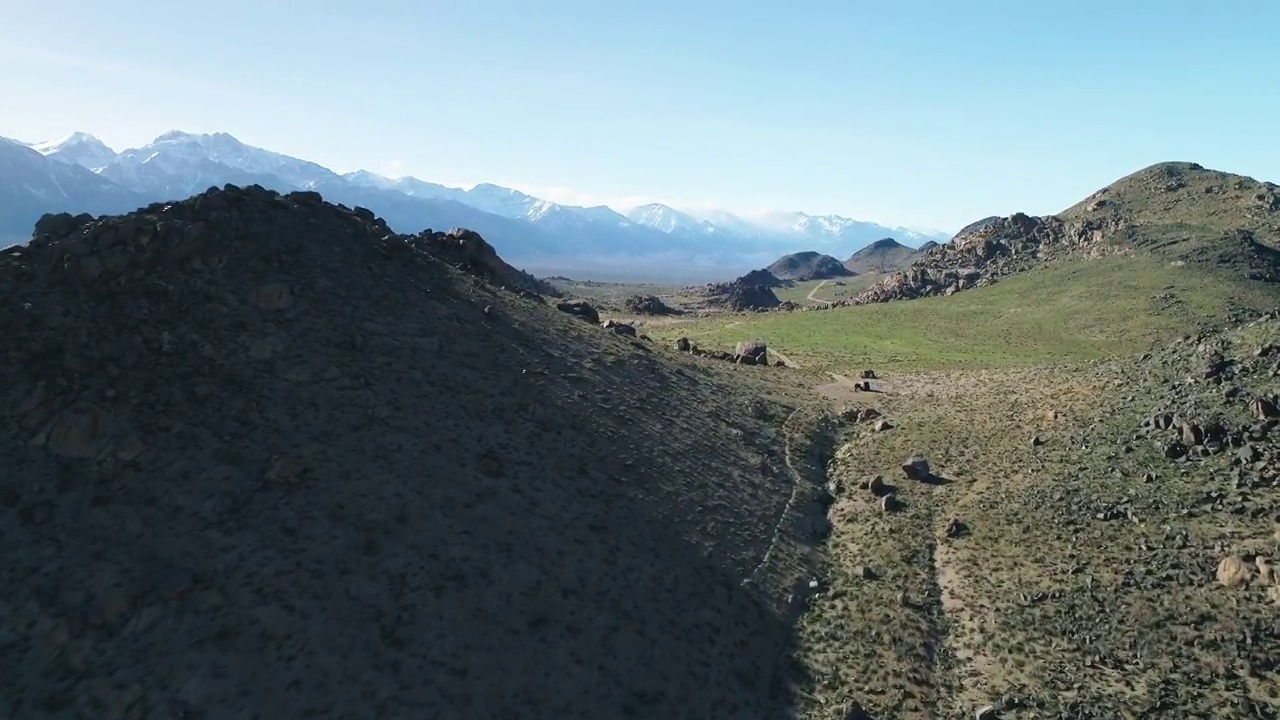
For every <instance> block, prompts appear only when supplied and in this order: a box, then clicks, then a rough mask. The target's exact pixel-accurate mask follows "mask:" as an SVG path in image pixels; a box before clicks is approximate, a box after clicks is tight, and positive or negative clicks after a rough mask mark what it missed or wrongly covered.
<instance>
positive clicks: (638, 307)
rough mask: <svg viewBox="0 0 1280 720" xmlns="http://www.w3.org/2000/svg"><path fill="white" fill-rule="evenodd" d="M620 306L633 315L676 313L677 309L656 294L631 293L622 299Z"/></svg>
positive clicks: (677, 312) (678, 312)
mask: <svg viewBox="0 0 1280 720" xmlns="http://www.w3.org/2000/svg"><path fill="white" fill-rule="evenodd" d="M622 307H623V308H625V309H626V311H627V312H629V313H632V314H634V315H678V314H680V311H679V310H676V309H675V308H673V307H671V306H670V305H667V304H666V303H664V302H663V301H662V298H660V297H658V296H657V295H632V296H631V297H628V298H627V299H625V300H623V301H622Z"/></svg>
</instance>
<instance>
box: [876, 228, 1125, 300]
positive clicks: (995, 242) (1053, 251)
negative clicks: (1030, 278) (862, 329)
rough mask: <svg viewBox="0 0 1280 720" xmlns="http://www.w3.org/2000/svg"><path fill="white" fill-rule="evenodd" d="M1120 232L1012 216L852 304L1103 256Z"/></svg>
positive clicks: (927, 256) (939, 250)
mask: <svg viewBox="0 0 1280 720" xmlns="http://www.w3.org/2000/svg"><path fill="white" fill-rule="evenodd" d="M1118 229H1119V228H1118V227H1117V226H1116V225H1114V224H1107V223H1103V222H1089V221H1085V222H1072V223H1066V222H1064V221H1063V220H1061V219H1059V218H1058V217H1055V216H1047V217H1032V216H1029V215H1025V214H1023V213H1015V214H1014V215H1011V216H1009V217H1005V218H987V219H986V220H982V221H979V222H977V223H974V224H973V225H970V226H969V227H966V228H965V229H964V230H962V231H961V232H960V233H959V234H958V235H956V237H955V238H954V239H952V240H951V242H949V243H947V244H945V245H939V246H937V247H934V248H932V249H930V250H928V251H927V252H925V253H924V254H923V255H921V256H920V258H919V259H918V260H916V261H915V262H914V263H912V264H911V265H910V266H909V267H907V268H905V269H904V270H902V271H900V272H897V273H894V274H892V275H890V276H889V277H887V278H885V279H884V280H881V281H880V282H878V283H876V284H875V285H873V286H871V287H870V288H869V289H867V291H866V292H864V293H862V294H861V295H859V296H858V297H857V298H855V300H854V303H855V304H866V303H878V302H890V301H894V300H911V299H915V298H921V297H929V296H933V295H951V294H954V293H957V292H961V291H964V290H969V289H972V288H977V287H984V286H986V285H990V284H992V283H995V282H997V281H998V280H999V279H1000V278H1002V277H1004V276H1006V275H1009V274H1011V273H1014V272H1019V271H1022V270H1028V269H1030V268H1032V267H1035V266H1037V265H1038V264H1040V263H1043V262H1045V261H1047V260H1050V259H1053V258H1056V257H1060V256H1065V255H1067V254H1070V253H1073V252H1079V251H1081V250H1088V251H1091V254H1098V253H1100V252H1108V251H1109V250H1110V249H1111V248H1110V247H1109V246H1108V245H1107V244H1106V243H1107V240H1108V239H1109V238H1111V237H1112V236H1113V235H1114V234H1115V232H1116V231H1117V230H1118Z"/></svg>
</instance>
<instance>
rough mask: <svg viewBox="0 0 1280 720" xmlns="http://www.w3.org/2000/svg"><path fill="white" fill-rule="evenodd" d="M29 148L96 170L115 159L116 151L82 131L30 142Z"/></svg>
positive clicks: (56, 158)
mask: <svg viewBox="0 0 1280 720" xmlns="http://www.w3.org/2000/svg"><path fill="white" fill-rule="evenodd" d="M31 149H32V150H35V151H36V152H38V153H40V154H41V155H44V156H45V157H47V158H50V159H53V160H57V161H59V162H64V163H69V164H72V165H79V166H81V167H84V168H87V169H89V170H93V171H94V172H97V171H99V170H101V169H102V168H104V167H106V166H108V165H110V164H111V163H112V162H114V161H115V159H116V157H117V155H116V151H114V150H112V149H111V148H109V147H107V144H106V143H104V142H102V141H101V140H99V139H98V138H96V137H94V136H93V135H90V134H89V133H84V132H78V131H77V132H73V133H71V134H70V135H67V136H65V137H61V138H57V139H55V140H44V141H41V142H37V143H32V144H31Z"/></svg>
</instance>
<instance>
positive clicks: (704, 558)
mask: <svg viewBox="0 0 1280 720" xmlns="http://www.w3.org/2000/svg"><path fill="white" fill-rule="evenodd" d="M56 225H58V222H56V221H50V222H46V223H45V227H44V230H45V233H46V237H42V238H38V239H37V240H36V241H34V242H33V243H32V246H31V247H30V248H15V249H13V250H10V251H8V252H6V253H5V254H3V255H0V303H3V307H0V337H4V338H5V344H4V355H3V356H0V362H2V364H0V388H3V390H2V391H0V392H2V394H0V441H2V442H0V467H4V468H5V471H4V472H2V473H0V500H2V501H3V506H4V508H5V510H4V512H3V513H2V514H0V537H3V539H4V548H5V557H4V563H3V564H2V565H0V567H2V568H3V569H2V570H0V588H2V589H0V610H2V613H0V614H3V615H4V616H5V617H6V618H7V620H6V622H5V625H6V630H5V633H6V634H5V635H3V636H0V637H3V646H4V648H5V649H4V652H3V653H0V678H3V679H2V680H0V700H3V703H4V706H5V707H6V708H8V709H13V711H14V712H16V713H17V716H21V717H31V716H33V714H37V713H43V714H45V715H48V716H49V717H73V716H95V717H99V716H104V715H106V714H108V713H115V714H116V715H113V716H120V717H143V716H151V717H158V716H166V717H177V716H188V717H203V718H210V719H212V718H246V717H255V716H260V717H280V718H284V717H316V718H329V717H334V718H337V717H393V718H395V717H405V718H424V717H459V718H462V717H508V718H545V717H555V718H606V717H614V718H616V717H663V718H741V717H764V716H766V715H768V714H769V711H768V707H769V706H770V704H771V703H772V702H773V699H772V687H773V686H772V680H773V678H774V676H775V671H776V668H777V663H778V661H779V658H780V657H781V655H783V654H784V653H785V651H786V647H787V643H788V629H787V625H786V624H785V622H784V619H783V617H782V616H783V612H781V609H780V608H781V605H782V601H781V597H782V595H783V583H784V581H786V582H790V578H789V577H784V574H783V573H782V572H781V571H780V570H778V569H777V568H776V567H771V568H768V569H767V570H766V571H765V572H763V573H761V574H760V582H759V583H758V584H754V585H751V586H748V587H746V588H744V587H742V586H741V583H742V581H743V579H744V578H746V577H747V575H748V574H749V573H751V572H752V569H753V568H754V567H755V565H756V564H757V563H759V561H760V559H761V557H763V556H764V553H765V551H766V549H767V548H768V547H769V544H770V539H771V535H772V529H773V527H775V525H776V522H777V518H778V517H779V514H780V513H781V512H782V511H783V508H784V507H785V506H786V505H787V502H788V499H789V497H790V495H791V489H792V486H793V483H792V480H791V478H790V477H789V476H788V473H787V472H786V468H785V466H784V458H783V457H782V450H781V448H782V446H783V444H784V443H783V442H782V437H781V431H780V428H779V425H780V418H781V417H782V416H784V415H785V413H784V412H783V409H782V408H776V409H774V410H769V411H768V412H766V413H755V415H757V416H762V417H765V418H766V419H764V420H755V419H752V418H751V417H748V416H747V415H746V414H745V412H743V410H742V408H743V405H744V403H743V402H742V398H743V396H742V391H741V390H740V388H741V387H742V386H741V384H739V383H734V382H731V381H730V378H729V373H730V372H733V373H735V374H738V375H747V374H748V373H750V372H751V371H749V370H748V371H743V370H742V369H736V368H728V367H726V368H724V369H719V368H701V367H695V366H694V363H695V361H694V360H693V359H689V358H684V359H675V358H664V357H663V356H662V355H660V354H658V353H657V352H655V351H654V349H653V348H652V346H650V345H648V344H646V343H643V342H640V341H634V340H627V339H624V338H621V337H616V336H613V335H609V334H607V333H604V332H602V331H600V330H599V329H597V328H595V327H592V326H590V325H588V324H586V323H583V322H581V321H580V320H577V319H574V318H571V317H569V316H568V315H564V314H562V313H558V312H557V311H556V310H554V309H553V308H551V307H548V306H546V305H544V304H542V303H541V302H540V301H539V300H538V299H536V298H532V297H528V296H520V295H517V294H514V293H505V292H501V291H499V290H497V289H495V288H493V287H492V286H489V285H487V284H484V283H482V282H481V281H479V280H478V279H474V278H470V277H467V276H464V275H461V274H460V273H458V272H457V271H455V270H453V269H452V268H450V267H448V266H446V265H445V264H444V263H442V262H440V261H438V260H436V259H434V258H433V257H431V256H430V255H429V254H428V253H427V252H425V251H424V249H423V248H424V246H423V245H421V244H416V243H409V242H406V240H405V239H404V238H400V237H398V236H394V235H391V234H389V233H388V232H387V231H386V228H385V225H383V224H382V223H381V222H380V221H377V220H373V219H371V218H369V217H366V216H364V215H362V214H357V213H352V212H347V211H343V210H341V209H339V208H336V207H334V206H330V205H324V204H321V203H319V202H318V201H317V200H316V199H315V198H314V197H312V196H310V195H307V194H296V195H292V196H285V197H280V196H277V195H275V194H274V193H270V192H267V191H263V190H261V189H259V188H249V189H245V190H236V189H232V188H228V190H227V191H210V192H208V193H205V194H203V195H201V196H197V197H196V198H193V199H191V200H189V201H185V202H183V203H179V204H176V205H172V206H153V207H152V208H148V209H147V212H146V213H143V214H136V215H133V216H128V217H126V218H123V219H112V220H110V221H105V222H100V223H91V224H87V225H80V226H66V224H65V223H63V225H64V227H61V228H56V227H54V228H53V229H51V226H56ZM55 230H57V232H56V233H55V232H54V231H55ZM49 233H53V234H54V235H56V236H57V237H49V236H47V235H48V234H49ZM68 236H69V237H68ZM426 249H429V248H426ZM780 556H781V557H784V558H785V557H786V553H781V554H780Z"/></svg>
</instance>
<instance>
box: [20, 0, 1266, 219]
mask: <svg viewBox="0 0 1280 720" xmlns="http://www.w3.org/2000/svg"><path fill="white" fill-rule="evenodd" d="M250 17H251V18H254V21H253V22H245V20H244V19H245V18H250ZM1277 21H1280V6H1260V5H1258V4H1256V3H1246V2H1242V1H1240V2H1224V3H1219V4H1217V5H1214V6H1191V5H1180V6H1175V5H1169V6H1165V7H1161V8H1160V9H1159V11H1158V12H1152V11H1150V9H1144V8H1128V7H1117V6H1114V5H1113V4H1110V3H1102V2H1094V1H1090V2H1080V3H1072V4H1071V5H1070V6H1067V5H1066V4H1056V5H1055V4H1042V5H1037V6H1024V5H1021V4H1018V5H1011V4H1009V3H1000V2H986V3H981V4H976V6H975V5H974V4H971V5H969V6H965V7H960V6H958V5H954V4H951V3H943V2H941V1H940V0H935V1H932V2H915V3H911V4H899V5H894V6H883V5H850V4H848V3H835V2H818V3H810V4H808V5H806V6H805V7H804V8H798V9H797V8H793V9H788V10H784V9H782V8H781V7H780V6H778V7H775V8H768V7H753V8H749V9H748V8H741V7H736V6H727V5H723V4H716V3H709V4H700V5H699V6H697V7H687V6H685V5H681V4H676V3H672V2H653V3H648V4H646V5H645V6H644V7H642V8H639V7H634V8H624V7H611V6H601V5H598V4H591V3H585V2H570V1H567V0H559V1H552V2H548V3H544V4H541V5H540V6H539V7H538V8H537V9H536V11H530V10H529V8H528V7H527V6H525V5H522V4H520V3H515V2H511V1H505V2H504V1H497V0H493V1H490V2H480V1H479V0H477V2H474V3H469V4H467V5H465V6H454V5H449V4H444V3H422V4H412V5H409V4H401V3H395V2H380V3H370V4H366V5H363V6H360V7H356V6H351V7H345V8H341V9H337V10H333V11H330V12H325V13H306V14H300V13H296V12H294V11H293V10H290V9H288V8H285V7H279V6H273V5H269V4H268V5H263V4H261V3H253V4H250V3H248V2H245V1H244V0H229V1H228V2H227V3H224V4H223V5H221V6H220V7H219V11H218V12H217V13H209V12H207V11H206V10H205V9H203V8H195V7H184V6H174V5H172V4H168V3H160V2H156V1H154V0H124V1H123V2H119V3H114V4H111V5H109V6H105V5H104V6H93V5H84V4H82V3H73V2H69V1H68V0H50V1H49V2H41V3H39V4H37V3H33V2H28V1H26V0H19V1H18V2H11V3H8V4H7V5H6V6H5V7H4V8H3V9H0V62H3V63H4V66H5V68H6V72H5V73H4V74H3V76H0V93H3V94H4V96H5V97H6V98H8V99H9V100H10V102H11V103H12V104H13V106H14V107H20V108H22V110H23V111H22V112H21V113H7V114H6V115H5V116H4V117H0V135H5V136H9V137H13V138H16V139H19V140H24V141H38V140H41V139H48V138H50V137H55V136H60V135H65V134H68V133H70V132H72V131H76V130H83V131H85V132H90V133H92V134H94V135H95V136H97V137H99V138H101V139H102V140H103V141H105V142H107V143H108V144H109V145H111V146H112V147H113V148H115V149H117V150H119V149H124V148H126V147H136V146H139V145H143V144H145V143H147V142H149V141H150V140H151V139H152V138H154V137H156V136H157V135H160V134H161V133H163V132H165V131H168V130H171V129H180V130H184V131H188V132H227V133H229V134H231V135H233V136H235V137H237V138H238V139H240V140H241V141H243V142H245V143H248V144H250V145H254V146H258V147H263V148H266V149H269V150H273V151H276V152H280V153H284V154H287V155H292V156H295V157H300V158H303V159H307V160H312V161H315V162H317V163H320V164H322V165H325V166H326V167H330V168H331V169H333V170H335V171H338V172H350V171H353V170H357V169H365V170H369V171H372V172H377V173H380V174H384V175H388V176H396V175H410V176H413V177H417V178H420V179H422V180H427V181H430V182H436V183H441V184H444V185H449V186H455V187H469V186H472V185H475V184H477V183H485V182H487V183H494V184H497V185H502V186H505V187H511V188H515V189H518V190H521V191H523V192H526V193H529V194H531V195H534V196H536V197H540V198H544V199H547V200H552V201H555V202H560V203H564V204H570V205H581V206H593V205H608V206H609V207H612V208H615V209H619V208H623V209H625V208H629V207H633V206H635V205H638V204H644V203H647V202H662V203H664V204H667V205H670V206H673V207H677V208H680V209H686V210H687V209H697V208H720V209H724V210H727V211H730V212H734V213H738V214H758V213H759V212H763V211H766V210H788V211H804V212H807V213H810V214H818V215H820V214H839V215H843V216H845V217H850V218H854V219H858V220H866V221H873V222H877V223H880V224H882V225H886V226H890V227H895V226H904V227H910V228H937V229H942V230H944V231H947V232H954V231H955V230H958V229H959V228H961V227H963V226H964V225H966V224H968V223H969V222H972V221H973V220H976V219H978V218H981V217H986V216H989V215H1008V214H1010V213H1013V212H1019V211H1020V212H1028V213H1032V214H1048V213H1054V212H1058V211H1060V210H1062V209H1064V208H1066V207H1068V206H1069V205H1071V204H1072V203H1074V202H1076V201H1078V200H1080V199H1081V198H1083V197H1085V196H1086V195H1088V194H1089V193H1091V192H1093V191H1094V190H1096V189H1098V188H1100V187H1102V186H1104V185H1106V184H1108V183H1110V182H1112V181H1114V180H1115V179H1117V178H1119V177H1122V176H1124V175H1126V174H1129V173H1131V172H1133V171H1136V170H1138V169H1140V168H1142V167H1146V166H1148V165H1151V164H1153V163H1156V162H1162V161H1167V160H1187V161H1194V162H1198V163H1201V164H1203V165H1205V166H1208V167H1214V168H1218V169H1222V170H1227V171H1231V172H1236V173H1240V174H1245V175H1251V176H1254V177H1259V178H1263V179H1267V178H1275V177H1280V149H1278V148H1275V147H1272V146H1269V145H1267V144H1265V143H1257V142H1255V141H1251V140H1250V138H1256V137H1265V136H1266V134H1267V131H1268V129H1269V127H1268V123H1269V121H1270V118H1272V117H1275V116H1276V114H1277V112H1278V111H1280V97H1277V96H1276V95H1275V94H1274V93H1265V92H1259V91H1258V90H1257V89H1258V88H1259V87H1265V83H1266V80H1267V78H1270V77H1272V76H1274V74H1275V71H1276V70H1278V69H1280V61H1278V60H1277V59H1276V58H1275V57H1274V56H1273V55H1272V54H1271V53H1269V52H1268V48H1269V44H1268V43H1267V42H1266V40H1267V33H1268V32H1269V30H1268V28H1271V27H1275V26H1277ZM48 28H57V29H58V38H59V39H58V45H57V48H56V49H51V48H49V47H48V46H46V45H45V44H43V43H39V42H35V41H33V40H32V38H40V37H44V36H45V35H47V31H48ZM1171 38H1186V39H1187V40H1188V42H1187V43H1182V42H1179V43H1173V42H1170V41H1169V40H1170V39H1171ZM122 39H132V40H130V41H122ZM144 40H145V42H143V41H144ZM143 47H145V48H146V50H145V52H141V51H140V48H143ZM160 58H163V60H159V59H160ZM1227 108H1229V111H1228V110H1226V109H1227ZM1224 112H1225V113H1227V116H1229V118H1230V123H1231V132H1209V131H1207V129H1208V128H1211V127H1213V125H1214V123H1221V122H1223V119H1224Z"/></svg>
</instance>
